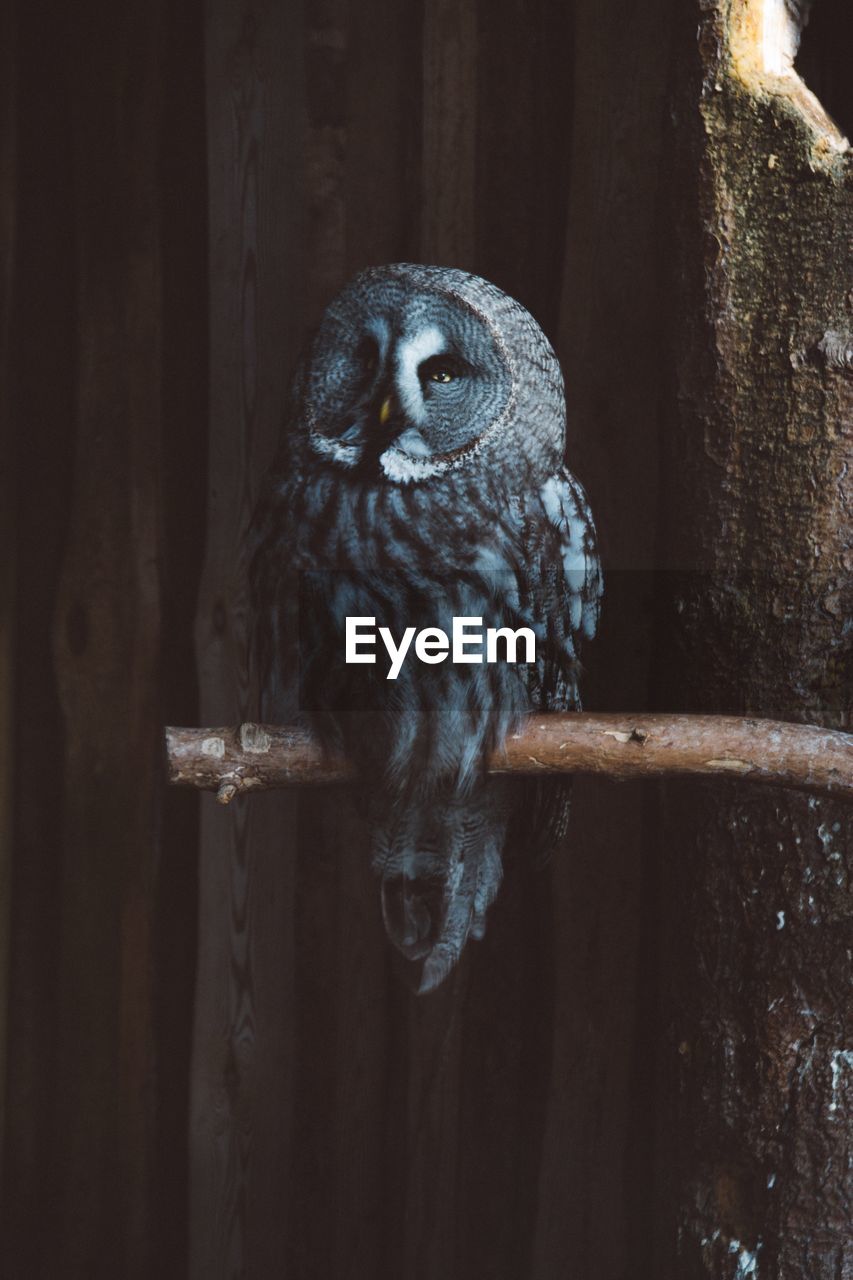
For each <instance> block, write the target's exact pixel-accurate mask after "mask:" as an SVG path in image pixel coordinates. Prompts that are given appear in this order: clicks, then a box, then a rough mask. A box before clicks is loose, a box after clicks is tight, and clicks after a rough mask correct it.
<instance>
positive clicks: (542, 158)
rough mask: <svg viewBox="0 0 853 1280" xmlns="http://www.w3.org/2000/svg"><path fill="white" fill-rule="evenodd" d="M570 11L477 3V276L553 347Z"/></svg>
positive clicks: (568, 126)
mask: <svg viewBox="0 0 853 1280" xmlns="http://www.w3.org/2000/svg"><path fill="white" fill-rule="evenodd" d="M573 41H574V6H573V5H572V4H560V5H555V4H553V3H551V0H513V3H506V0H504V2H503V3H497V4H496V3H494V0H492V2H491V3H490V0H481V3H480V4H479V7H478V15H477V45H478V69H477V99H478V102H477V139H476V157H475V160H476V223H477V226H476V232H477V255H476V256H477V271H478V272H479V274H480V275H483V276H485V277H486V279H487V280H493V281H494V283H495V284H497V285H499V286H500V288H502V289H505V290H506V291H507V293H510V294H512V296H513V297H516V298H518V300H519V302H522V303H523V304H524V306H526V307H528V308H529V310H530V311H531V312H532V313H533V315H535V317H536V319H537V320H538V321H539V323H540V324H541V325H542V327H543V329H544V330H545V332H546V333H547V334H548V336H549V337H550V338H551V340H552V341H554V340H555V337H556V330H557V320H558V313H559V309H560V293H561V282H562V268H563V257H564V252H565V244H566V208H567V201H568V192H569V170H570V167H571V159H572V156H571V137H572V105H573V98H574V91H575V65H574V57H573Z"/></svg>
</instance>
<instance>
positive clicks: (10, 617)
mask: <svg viewBox="0 0 853 1280" xmlns="http://www.w3.org/2000/svg"><path fill="white" fill-rule="evenodd" d="M16 52H17V32H16V30H15V21H14V17H13V11H12V9H11V6H9V5H5V6H4V7H3V9H2V11H0V193H2V194H0V245H2V262H0V450H2V455H3V457H4V458H5V459H7V460H8V461H7V465H6V466H5V467H4V468H3V470H2V472H0V545H2V546H3V547H4V548H5V554H4V556H3V561H2V565H0V1198H1V1197H2V1193H3V1176H2V1154H3V1151H4V1148H5V1133H6V1058H7V1052H8V1048H7V1034H6V1033H7V1018H8V999H9V964H10V960H11V952H10V947H9V922H10V918H11V903H10V897H11V891H12V794H13V792H12V779H13V764H12V762H13V752H14V746H13V744H14V737H15V722H14V703H13V696H14V684H13V671H14V651H15V650H14V625H15V624H14V613H15V519H14V512H15V491H14V483H15V468H14V467H13V466H11V465H8V463H9V462H11V459H12V458H13V457H14V456H15V452H14V450H13V448H12V435H11V432H12V423H11V413H12V397H11V394H10V379H11V375H12V363H11V359H10V355H11V352H10V341H11V327H12V289H13V282H14V278H15V250H16V235H15V231H16V227H15V215H16V194H17V193H16V181H15V180H16V177H17V175H16V172H15V160H16V155H17V120H16V105H17V104H16V101H15V92H16V87H17V67H16V64H15V55H16Z"/></svg>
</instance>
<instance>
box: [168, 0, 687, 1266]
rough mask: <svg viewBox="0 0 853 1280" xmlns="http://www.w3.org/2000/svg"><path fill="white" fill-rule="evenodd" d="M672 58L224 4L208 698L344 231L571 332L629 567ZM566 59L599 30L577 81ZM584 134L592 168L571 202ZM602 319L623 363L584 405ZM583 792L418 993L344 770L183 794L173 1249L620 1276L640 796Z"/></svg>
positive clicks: (528, 17) (213, 101) (258, 1259)
mask: <svg viewBox="0 0 853 1280" xmlns="http://www.w3.org/2000/svg"><path fill="white" fill-rule="evenodd" d="M620 12H621V11H620ZM638 37H642V40H641V41H640V48H639V50H638V47H637V40H638ZM576 41H577V42H578V47H577V49H575V42H576ZM647 55H648V56H649V57H650V58H651V65H652V68H653V74H652V76H651V77H650V79H649V82H648V84H646V85H644V87H638V88H637V90H636V93H634V94H633V95H631V96H630V100H629V101H626V100H624V99H623V98H622V97H620V93H621V90H620V84H621V82H622V80H623V78H624V77H632V78H633V81H634V82H635V83H637V76H638V63H639V62H640V61H641V59H642V57H644V56H647ZM666 56H667V51H666V46H665V42H660V41H657V42H655V40H653V39H652V37H651V36H650V35H648V34H647V33H645V32H644V29H643V28H642V24H641V23H640V22H639V20H637V21H636V22H633V23H628V24H627V25H626V24H625V23H624V22H622V21H621V19H618V18H617V16H615V15H614V17H613V18H612V20H611V21H610V22H609V23H608V24H607V25H606V26H605V28H604V30H603V31H602V30H599V29H598V28H597V24H596V22H595V21H594V19H593V16H592V15H589V16H588V17H587V18H586V19H585V20H584V21H583V22H582V23H580V24H579V25H578V27H577V31H576V24H575V23H574V22H573V20H572V14H571V11H570V10H569V9H568V8H566V7H564V6H554V5H552V4H548V3H547V2H546V0H529V2H528V3H525V4H510V3H502V4H500V5H489V6H486V5H483V4H478V3H476V2H475V0H465V2H464V3H462V4H453V5H449V4H448V3H447V2H446V0H424V3H423V4H422V5H418V6H412V7H411V8H410V9H407V10H406V11H403V10H402V9H401V7H400V6H399V5H394V4H392V3H391V0H371V3H370V4H369V5H367V6H360V7H358V8H356V7H355V6H354V5H350V4H349V3H347V0H306V3H304V4H303V5H302V6H299V7H297V6H285V7H284V8H282V7H281V6H278V5H273V4H264V3H252V4H247V5H244V6H240V7H238V6H235V5H234V4H233V3H231V2H230V0H212V3H211V4H210V5H209V8H208V18H207V103H208V147H209V163H210V181H211V192H210V211H211V225H210V246H211V253H210V287H211V311H210V315H211V327H210V336H211V369H212V381H211V453H210V469H209V495H208V542H207V556H206V569H205V575H204V580H203V586H202V592H201V597H200V608H199V616H198V627H197V637H198V652H199V663H200V671H201V682H202V722H203V723H224V722H229V721H230V722H233V721H234V720H236V719H238V718H239V717H240V716H242V715H244V714H247V713H248V712H250V711H251V706H252V703H251V694H250V691H249V689H248V681H247V674H246V657H245V641H246V619H245V609H246V600H245V562H244V557H243V552H242V549H241V538H242V535H243V533H244V530H245V526H246V522H247V520H248V517H249V513H250V510H251V505H252V496H253V493H254V492H255V488H256V485H257V481H258V477H259V475H260V473H261V470H262V468H263V467H264V465H265V464H266V462H267V460H268V458H269V456H270V454H271V452H272V449H273V447H274V442H275V439H276V436H277V432H278V428H279V423H280V419H281V414H282V409H283V403H284V395H285V387H286V379H287V374H288V372H289V370H290V368H291V367H292V365H293V362H294V359H295V356H296V353H297V351H298V349H299V348H300V346H301V344H302V342H303V341H304V339H305V337H306V336H307V335H308V334H310V331H311V329H312V326H313V325H314V324H316V322H317V319H318V317H319V315H320V313H321V311H322V308H323V306H324V305H325V303H326V302H327V301H328V300H329V298H330V297H331V296H332V295H333V294H334V292H335V291H336V290H337V289H338V288H339V287H340V286H341V285H342V284H343V283H344V282H345V280H346V279H347V278H348V276H349V275H350V274H351V273H352V272H354V271H355V270H357V269H359V268H360V267H362V266H364V265H367V264H368V263H371V262H382V261H394V260H401V259H403V260H405V259H409V260H423V261H432V262H438V263H447V264H452V265H460V266H464V267H469V268H471V269H474V270H479V271H481V272H483V273H484V274H486V275H488V276H489V277H490V278H492V279H494V280H495V281H496V283H498V284H500V285H502V286H503V287H505V288H507V289H510V290H511V291H512V292H514V293H515V294H516V295H517V296H519V297H520V298H521V299H522V300H523V301H524V302H525V303H526V304H527V305H528V306H530V307H531V308H532V309H533V310H534V311H535V313H536V314H537V315H538V316H539V317H540V318H541V319H542V321H543V323H544V324H545V325H546V328H547V329H548V330H549V332H550V334H551V336H552V338H553V339H554V340H555V342H556V341H557V340H558V339H559V342H560V346H561V354H562V355H563V357H564V360H565V361H566V362H567V365H568V368H569V370H570V401H571V396H572V394H573V388H574V386H575V384H577V385H578V386H579V398H578V399H576V400H575V402H574V404H573V408H572V432H573V441H574V443H575V445H576V447H577V449H578V453H579V456H580V457H581V458H582V462H583V464H586V470H584V465H579V468H578V469H579V471H580V474H581V475H582V476H583V478H584V479H585V480H586V481H587V482H588V484H589V485H590V489H591V493H592V497H593V500H594V501H596V505H597V506H602V504H603V505H604V508H605V510H606V511H607V514H608V516H610V515H614V513H617V515H616V518H615V520H614V524H615V526H616V527H615V529H614V532H613V535H612V536H613V543H612V557H613V560H614V561H615V562H616V563H619V564H620V567H621V568H622V569H624V570H626V571H628V572H627V573H626V582H628V581H630V573H632V572H634V571H635V570H636V569H637V568H638V565H639V563H640V562H642V563H643V564H646V565H647V559H646V557H647V556H648V554H649V548H650V546H651V543H652V540H653V536H654V521H653V477H654V472H655V465H656V464H655V458H656V452H655V449H656V444H655V437H656V430H657V427H656V416H655V399H656V394H657V388H656V384H655V381H654V378H653V377H652V376H651V375H648V374H646V375H643V373H642V371H643V368H644V361H645V360H647V358H648V357H649V354H650V351H651V348H652V346H653V343H654V333H655V310H654V308H655V300H654V296H653V289H654V252H653V241H654V207H655V199H656V184H657V173H658V165H659V159H660V157H659V154H658V148H659V133H654V134H649V133H648V131H647V126H648V125H649V123H650V122H651V124H652V128H653V129H656V128H657V124H658V120H659V116H660V113H661V110H662V95H663V88H664V83H665V79H666ZM576 59H586V60H589V70H588V71H586V72H585V78H584V80H583V86H584V96H583V97H582V98H581V99H578V95H577V92H576V84H575V82H574V79H573V70H572V68H573V67H574V66H575V65H576ZM584 65H586V64H584ZM578 101H579V106H577V108H576V103H577V102H578ZM573 120H574V121H575V123H574V128H573ZM573 159H574V164H576V165H577V166H579V168H580V170H581V176H580V178H579V187H580V190H581V191H582V192H583V193H584V194H583V195H582V196H581V197H578V198H576V199H575V200H574V202H573V203H571V204H570V190H572V191H573V190H574V188H573V183H574V181H575V178H574V167H573ZM614 255H615V262H616V264H617V265H618V266H619V267H620V268H621V267H624V272H623V274H622V275H615V274H614V270H613V266H614ZM576 277H577V282H576ZM564 280H565V284H564ZM602 293H605V295H606V297H608V298H609V299H610V300H611V302H615V306H612V307H609V308H608V306H607V305H605V304H603V303H602V301H601V296H602ZM638 298H639V299H640V306H639V307H638V308H637V310H636V312H632V305H633V302H636V301H637V299H638ZM576 316H579V317H580V319H578V320H575V319H573V317H576ZM614 325H616V326H618V331H619V340H620V342H621V343H624V344H625V345H626V346H627V347H628V348H629V349H630V351H631V354H630V357H629V359H630V370H631V371H632V375H631V376H632V377H633V378H634V384H633V385H634V395H633V396H632V397H629V396H625V397H623V398H621V399H615V400H610V401H607V402H606V403H605V404H604V405H603V404H602V395H603V394H604V393H603V391H602V388H606V387H607V386H608V384H609V383H610V382H611V381H612V378H613V329H614ZM602 430H604V431H605V435H604V439H603V440H601V439H600V438H599V437H600V434H601V432H602ZM626 434H631V438H632V440H633V451H632V452H631V453H630V455H629V457H628V458H625V457H623V456H622V454H621V452H620V440H622V439H624V437H625V435H626ZM593 436H595V441H594V442H593V440H592V437H593ZM644 450H645V452H644ZM638 459H640V461H641V463H642V466H641V476H642V481H641V484H640V486H639V488H638V490H637V492H636V493H635V495H634V498H633V501H632V503H631V504H630V506H629V507H628V508H627V509H626V510H625V512H624V514H623V516H622V517H621V518H619V517H618V512H619V490H618V487H617V486H618V484H620V483H621V484H625V485H627V484H630V483H631V482H632V479H633V478H635V477H636V470H635V463H636V462H637V460H638ZM614 476H615V477H616V479H615V482H614V479H613V477H614ZM643 489H645V492H646V494H647V506H646V507H645V508H644V506H643V500H642V490H643ZM649 493H651V494H652V497H651V498H650V499H648V494H649ZM600 495H601V496H600ZM635 535H636V538H635ZM637 539H638V540H639V543H638V541H637ZM638 545H639V548H640V550H639V551H638ZM638 557H639V560H638ZM636 594H637V593H636V592H634V595H636ZM622 595H623V604H622V605H621V606H620V607H621V610H622V615H623V616H624V612H625V610H626V608H627V606H626V604H625V603H624V598H625V597H626V596H627V597H630V596H631V591H630V590H627V591H626V592H623V593H622ZM614 616H615V617H616V618H617V620H620V613H619V610H618V609H617V611H616V614H615V615H614ZM635 642H636V651H634V650H632V653H631V655H630V658H629V660H628V661H627V662H623V663H622V664H621V674H620V680H619V687H618V695H617V694H616V693H612V692H611V695H610V696H611V697H612V701H611V702H610V703H608V705H614V706H615V705H617V703H619V700H620V699H621V704H620V705H632V706H641V705H643V704H644V701H645V698H646V696H647V691H646V674H647V672H646V666H645V664H646V659H647V652H648V640H647V637H645V636H644V635H643V634H641V633H640V632H639V631H638V633H637V635H636V637H635ZM591 664H592V665H593V666H594V665H595V658H594V656H593V657H592V658H591ZM593 682H594V677H593ZM600 685H601V686H602V687H603V686H604V682H603V680H602V681H601V682H600ZM591 705H599V704H597V703H591ZM578 791H579V795H578V799H577V813H578V819H577V822H576V826H575V830H574V832H573V834H572V836H571V838H570V842H569V846H568V848H567V850H566V851H565V853H566V857H565V858H564V859H562V860H560V861H559V863H558V865H556V866H555V867H553V868H550V869H544V870H543V869H541V868H540V869H533V868H531V867H529V866H526V865H524V863H523V862H521V863H519V864H518V865H515V866H511V867H510V868H508V871H507V877H506V881H505V886H504V889H503V891H502V894H501V897H500V900H499V902H498V903H497V904H496V906H495V907H494V908H493V910H492V913H491V918H490V926H489V931H488V934H487V937H486V939H485V940H484V942H483V943H482V944H480V945H478V946H472V947H470V948H469V949H468V953H467V954H466V957H465V959H464V961H463V963H462V964H461V965H460V967H459V970H458V972H457V974H456V975H454V977H453V978H452V979H451V980H450V981H449V982H448V983H447V984H446V986H445V987H444V988H442V989H441V990H440V991H439V992H438V993H436V994H435V995H434V996H432V997H430V998H429V999H427V1000H416V999H414V998H412V997H411V996H409V995H408V993H407V992H406V991H405V990H404V989H403V987H402V986H401V985H400V984H399V982H398V980H397V978H396V976H395V974H394V972H393V966H392V963H391V957H390V955H389V951H388V947H387V945H386V943H385V941H384V938H383V935H382V930H381V924H380V919H379V911H378V902H377V895H376V888H375V885H374V884H373V883H372V881H371V877H370V875H369V872H368V871H367V867H366V849H365V844H364V835H363V832H361V831H360V829H359V826H358V823H357V821H356V819H355V816H354V813H353V811H352V808H351V806H350V805H349V804H348V801H347V798H346V795H345V794H344V793H338V794H337V796H336V798H335V800H334V803H330V800H331V797H330V796H329V795H328V794H323V795H316V796H311V795H304V796H302V797H300V799H299V802H298V803H297V802H296V801H293V800H286V799H282V798H281V797H278V798H276V797H260V798H255V799H253V800H252V801H250V802H248V803H247V802H243V801H241V802H238V803H237V804H236V805H235V806H234V808H233V809H232V810H229V811H222V810H220V809H218V808H217V807H216V806H215V804H214V803H213V802H212V801H206V802H205V804H204V806H203V821H202V844H201V848H202V861H201V873H200V917H199V940H200V945H199V961H198V987H197V1003H196V1008H195V1038H194V1055H193V1075H192V1090H193V1098H192V1120H191V1127H190V1144H191V1171H192V1235H191V1240H192V1244H191V1270H192V1274H193V1275H194V1276H197V1277H202V1276H204V1277H215V1276H225V1275H228V1276H231V1275H247V1276H249V1275H251V1276H261V1277H264V1276H267V1275H273V1274H288V1275H293V1276H312V1275H318V1276H319V1275H323V1276H335V1277H347V1276H351V1277H353V1278H355V1277H363V1276H377V1277H380V1276H386V1275H387V1276H389V1277H399V1276H407V1277H438V1276H441V1277H448V1278H452V1277H453V1276H459V1277H462V1276H472V1275H478V1276H479V1275H483V1276H485V1275H488V1276H493V1277H504V1276H505V1277H507V1280H509V1278H510V1277H513V1278H517V1277H518V1276H520V1275H531V1276H533V1275H535V1276H537V1277H542V1280H545V1278H546V1277H551V1276H553V1275H554V1274H555V1272H554V1267H555V1266H566V1265H568V1264H569V1262H571V1265H572V1266H573V1267H576V1268H577V1269H578V1273H579V1274H593V1273H594V1274H596V1275H598V1276H613V1277H616V1276H618V1275H621V1274H622V1273H623V1271H624V1268H625V1266H626V1265H627V1261H628V1259H629V1258H630V1256H631V1254H630V1249H631V1234H632V1231H633V1224H632V1220H631V1214H630V1212H629V1209H628V1207H627V1202H626V1198H625V1196H624V1195H623V1192H622V1188H623V1185H624V1183H625V1182H626V1180H627V1179H628V1177H629V1176H630V1174H631V1173H633V1172H636V1170H635V1169H634V1168H633V1166H632V1164H631V1159H632V1157H631V1151H632V1144H635V1145H636V1143H637V1141H638V1140H637V1138H636V1135H635V1134H634V1133H633V1131H632V1128H631V1120H630V1114H629V1113H630V1108H629V1097H630V1091H631V1089H632V1088H633V1087H634V1086H635V1083H636V1080H635V1077H636V1074H637V1071H638V1065H637V1062H636V1060H635V1050H634V1045H635V1040H636V1036H635V1032H636V1027H635V1021H636V1012H635V1000H636V995H637V986H638V979H637V958H638V955H639V954H640V950H641V942H640V938H639V933H638V925H637V920H638V919H639V916H640V910H641V905H642V903H643V895H644V894H645V892H646V889H647V886H646V880H645V877H644V872H643V847H642V841H641V837H640V834H639V833H640V826H641V822H642V804H641V801H640V799H639V797H638V795H637V794H636V793H632V795H631V797H630V803H629V804H627V805H626V806H625V809H624V811H625V815H626V816H625V817H624V818H623V819H622V821H621V825H620V823H619V821H617V820H614V819H613V818H612V816H610V817H608V813H610V814H611V815H612V809H613V805H612V797H611V793H610V792H609V791H608V790H607V789H606V788H598V789H596V788H595V787H594V786H593V785H590V786H588V787H587V786H585V787H579V788H578ZM602 833H604V834H602ZM611 840H614V841H615V842H616V847H617V848H618V849H619V850H620V851H619V853H618V854H617V855H615V856H614V855H613V852H612V846H611V844H610V843H609V842H610V841H611ZM605 850H606V852H605ZM613 877H616V879H617V881H618V883H619V893H618V895H616V894H611V893H609V885H610V884H611V882H612V879H613Z"/></svg>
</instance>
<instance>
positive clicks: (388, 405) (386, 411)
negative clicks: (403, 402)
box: [379, 396, 394, 427]
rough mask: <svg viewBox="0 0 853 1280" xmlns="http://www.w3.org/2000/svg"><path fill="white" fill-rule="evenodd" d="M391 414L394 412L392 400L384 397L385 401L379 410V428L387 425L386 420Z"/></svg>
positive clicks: (390, 397)
mask: <svg viewBox="0 0 853 1280" xmlns="http://www.w3.org/2000/svg"><path fill="white" fill-rule="evenodd" d="M393 412H394V398H393V396H386V397H385V399H384V400H383V401H382V407H381V409H380V410H379V425H380V427H384V426H385V424H386V423H387V421H388V419H389V418H390V417H391V414H392V413H393Z"/></svg>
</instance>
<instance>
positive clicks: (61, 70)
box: [0, 0, 76, 1275]
mask: <svg viewBox="0 0 853 1280" xmlns="http://www.w3.org/2000/svg"><path fill="white" fill-rule="evenodd" d="M47 8H48V6H47V5H46V4H43V3H40V2H39V0H36V2H35V3H34V4H32V5H30V6H28V7H26V8H23V7H19V8H18V10H17V12H16V19H17V33H16V34H17V48H16V54H17V57H18V66H19V71H20V74H19V76H18V78H17V86H16V87H17V103H18V112H17V122H16V124H17V136H18V146H17V154H16V157H15V173H14V181H15V197H16V203H17V207H18V217H17V228H16V243H15V255H16V263H15V281H14V293H13V295H12V298H11V304H12V309H13V311H12V314H13V318H14V323H13V325H12V328H11V331H10V334H9V338H10V344H11V349H10V354H11V357H12V361H11V363H12V368H13V371H14V376H13V378H12V379H11V380H10V382H9V383H8V384H6V388H7V392H8V394H9V397H10V401H11V405H10V409H11V414H10V419H11V420H10V422H9V424H8V427H9V430H10V433H11V449H10V454H9V459H10V461H11V467H10V468H9V471H11V474H12V475H13V476H14V479H15V485H16V494H15V512H14V520H15V525H16V533H17V545H16V557H15V559H16V577H17V582H16V600H15V618H14V624H15V642H14V643H15V662H16V666H15V685H16V699H15V701H16V705H15V724H14V750H15V779H14V783H15V788H14V790H15V809H14V815H13V816H14V829H13V838H14V847H15V861H14V867H13V876H12V902H11V918H10V937H9V1000H8V1005H7V1011H8V1012H7V1017H8V1032H9V1042H10V1044H14V1046H15V1051H14V1053H12V1054H10V1055H9V1059H8V1063H7V1085H6V1099H7V1113H6V1132H5V1144H4V1150H3V1195H2V1196H0V1272H2V1271H3V1270H4V1269H5V1270H6V1271H7V1272H11V1273H12V1274H14V1271H13V1267H14V1268H20V1269H21V1270H23V1271H24V1272H25V1274H28V1275H38V1274H41V1273H44V1272H45V1271H46V1270H47V1269H48V1267H49V1265H51V1264H49V1263H48V1261H47V1259H46V1255H47V1254H48V1253H49V1251H50V1249H51V1247H52V1242H53V1239H54V1238H55V1236H56V1233H57V1230H58V1223H57V1203H56V1201H57V1196H56V1188H57V1182H58V1178H59V1174H58V1153H57V1140H56V1132H55V1127H54V1089H55V1076H56V1071H55V1068H56V1050H57V1028H56V1009H57V990H56V988H57V971H58V949H59V923H60V922H59V897H60V893H59V882H60V878H61V859H62V806H61V794H62V787H63V768H64V759H63V752H64V743H63V731H62V720H61V713H60V709H59V705H58V701H57V692H56V679H55V671H54V662H53V653H52V649H51V638H50V637H51V627H52V622H53V616H54V612H55V607H56V591H57V582H58V578H59V572H60V562H61V557H62V551H63V545H64V539H65V532H66V527H67V517H68V502H69V488H70V486H69V475H70V472H71V456H72V447H73V439H74V429H73V424H74V408H73V400H74V350H75V344H76V336H75V323H74V297H73V284H74V267H73V262H74V243H73V238H72V225H71V222H72V219H71V211H70V209H69V208H68V191H69V190H70V185H71V160H70V154H71V138H70V102H69V93H68V84H67V76H66V57H67V48H66V45H67V40H66V32H65V29H64V24H63V23H62V22H61V21H58V22H56V23H55V24H54V23H52V22H51V20H50V16H49V15H48V12H47ZM7 12H8V9H7ZM44 83H50V84H51V85H52V86H53V92H52V93H51V94H45V93H44V92H42V86H43V85H44ZM7 191H11V188H7ZM4 472H5V468H4ZM6 474H8V472H6ZM46 779H47V781H46Z"/></svg>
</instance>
